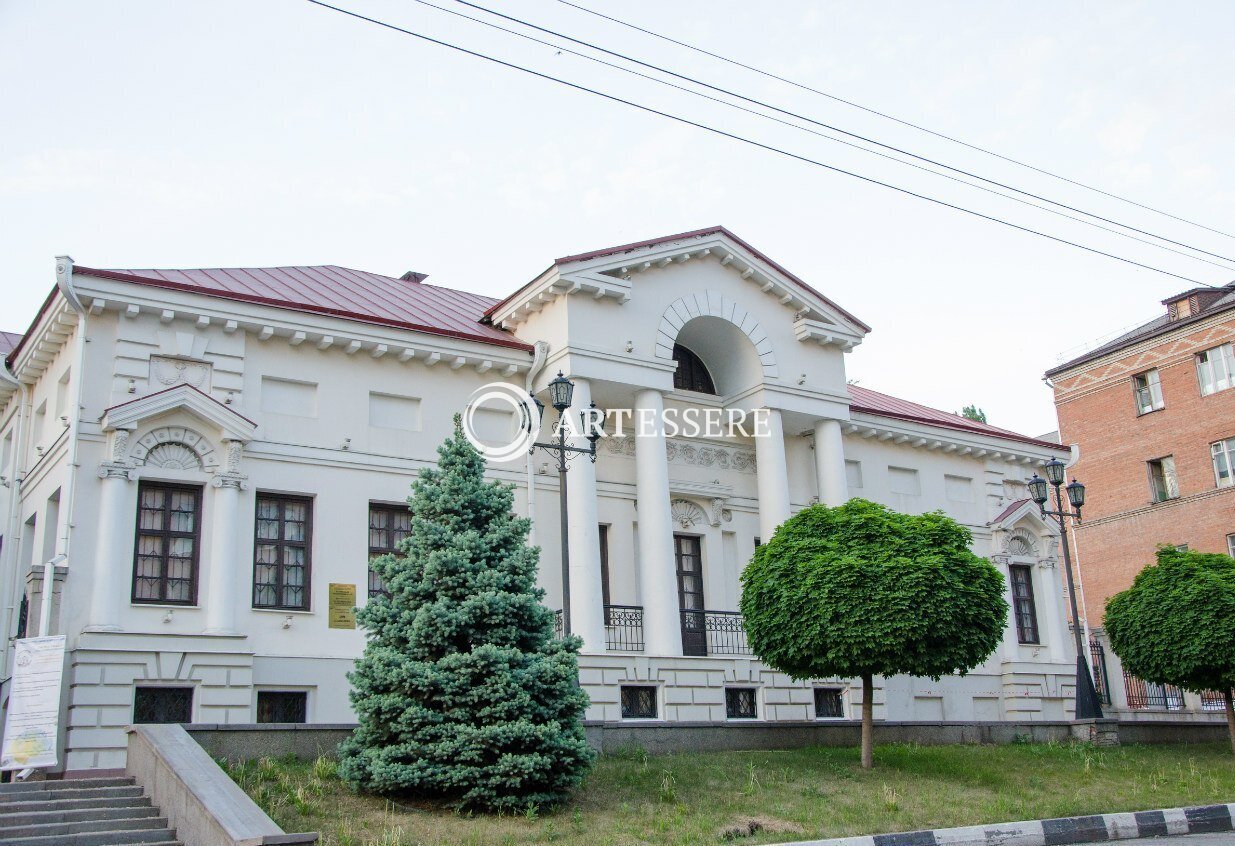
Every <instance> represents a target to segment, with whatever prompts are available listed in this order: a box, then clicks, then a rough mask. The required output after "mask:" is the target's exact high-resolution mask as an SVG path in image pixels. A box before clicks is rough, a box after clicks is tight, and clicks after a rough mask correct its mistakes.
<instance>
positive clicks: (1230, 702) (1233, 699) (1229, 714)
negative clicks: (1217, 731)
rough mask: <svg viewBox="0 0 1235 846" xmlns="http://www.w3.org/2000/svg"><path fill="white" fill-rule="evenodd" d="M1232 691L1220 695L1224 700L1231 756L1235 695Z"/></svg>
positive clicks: (1234, 736) (1234, 747)
mask: <svg viewBox="0 0 1235 846" xmlns="http://www.w3.org/2000/svg"><path fill="white" fill-rule="evenodd" d="M1233 693H1235V692H1233V691H1231V690H1229V689H1228V690H1227V691H1226V692H1225V693H1224V694H1222V696H1223V698H1224V699H1226V727H1227V730H1228V731H1229V732H1230V733H1231V754H1232V755H1235V695H1233Z"/></svg>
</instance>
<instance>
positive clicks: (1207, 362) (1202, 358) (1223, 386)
mask: <svg viewBox="0 0 1235 846" xmlns="http://www.w3.org/2000/svg"><path fill="white" fill-rule="evenodd" d="M1215 354H1216V360H1215V359H1214V358H1212V357H1213V356H1214V355H1215ZM1217 362H1221V364H1222V371H1223V373H1222V376H1221V378H1219V377H1218V375H1217V369H1216V368H1215V366H1214V365H1215V364H1216V363H1217ZM1206 368H1208V370H1209V375H1210V377H1211V385H1212V386H1211V387H1209V389H1208V390H1206V382H1205V371H1206ZM1196 380H1197V386H1198V387H1199V388H1200V391H1201V396H1203V397H1207V396H1209V395H1211V394H1216V393H1218V392H1220V391H1226V390H1229V389H1230V388H1232V387H1235V349H1233V348H1232V346H1231V344H1230V343H1225V344H1219V345H1218V346H1216V347H1210V348H1209V349H1207V350H1201V351H1200V352H1199V353H1197V354H1196Z"/></svg>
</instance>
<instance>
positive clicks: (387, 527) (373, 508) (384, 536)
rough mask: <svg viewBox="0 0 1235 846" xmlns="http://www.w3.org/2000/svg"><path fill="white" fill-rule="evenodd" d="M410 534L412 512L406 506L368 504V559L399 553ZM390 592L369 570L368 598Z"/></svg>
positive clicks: (378, 577)
mask: <svg viewBox="0 0 1235 846" xmlns="http://www.w3.org/2000/svg"><path fill="white" fill-rule="evenodd" d="M411 533H412V512H411V511H410V510H409V509H408V507H407V506H406V505H383V504H381V503H376V502H370V503H369V558H370V560H372V559H374V558H376V557H378V556H379V555H391V554H395V553H398V552H399V544H400V542H401V541H402V540H403V539H404V538H406V537H407V536H408V535H410V534H411ZM389 593H390V592H389V591H388V590H386V585H384V584H382V579H381V577H380V576H378V575H377V573H375V572H373V570H372V569H370V570H369V596H370V597H373V596H384V595H387V594H389Z"/></svg>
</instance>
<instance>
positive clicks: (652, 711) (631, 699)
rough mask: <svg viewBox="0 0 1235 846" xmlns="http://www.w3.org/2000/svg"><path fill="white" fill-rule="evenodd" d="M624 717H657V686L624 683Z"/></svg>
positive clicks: (631, 718) (646, 718)
mask: <svg viewBox="0 0 1235 846" xmlns="http://www.w3.org/2000/svg"><path fill="white" fill-rule="evenodd" d="M622 719H623V720H654V719H656V688H655V687H652V686H651V685H622Z"/></svg>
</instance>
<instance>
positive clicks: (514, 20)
mask: <svg viewBox="0 0 1235 846" xmlns="http://www.w3.org/2000/svg"><path fill="white" fill-rule="evenodd" d="M455 2H456V3H460V4H462V5H464V6H468V7H470V8H472V9H476V10H478V11H481V12H486V13H488V14H490V15H493V16H494V17H498V18H502V19H504V20H508V21H511V22H512V23H517V24H520V25H522V26H526V27H528V28H529V29H535V30H538V31H539V32H543V33H546V34H547V35H553V36H556V37H557V38H565V39H566V40H567V41H571V42H573V43H575V44H579V45H582V46H584V47H588V48H590V49H592V50H597V51H599V52H601V53H606V54H608V55H610V56H615V57H617V58H619V59H622V60H624V61H627V62H632V63H634V64H637V65H640V66H642V67H645V68H649V69H651V70H654V71H658V72H659V73H664V74H668V75H670V76H673V77H676V78H678V79H681V80H685V81H686V82H691V83H694V84H695V85H702V86H703V87H705V88H710V89H711V90H713V91H717V92H720V93H721V94H726V95H728V96H730V97H736V98H738V99H739V100H745V101H746V102H748V103H753V104H754V105H757V106H762V107H763V108H765V109H772V110H773V111H777V112H780V113H781V114H784V115H788V116H789V117H793V118H797V119H798V120H804V121H807V122H808V123H813V124H814V125H816V126H820V127H823V128H824V129H830V130H832V131H833V132H839V133H841V134H842V135H847V136H849V137H850V138H857V139H859V140H861V141H865V142H866V143H868V144H874V145H876V146H878V147H882V148H884V149H885V150H892V151H893V152H896V153H900V154H901V155H904V156H910V157H911V158H915V159H917V160H918V161H923V162H927V163H929V164H933V165H935V166H936V167H942V168H946V169H947V170H950V171H953V172H954V173H960V174H963V175H965V176H968V177H970V178H972V179H979V180H981V181H983V182H986V183H988V184H990V185H997V186H998V187H1000V188H1004V189H1006V190H1008V191H1015V192H1016V193H1018V194H1022V195H1024V196H1026V197H1032V198H1034V199H1035V200H1041V201H1042V202H1044V203H1050V204H1051V205H1054V206H1059V207H1060V208H1063V209H1067V210H1068V211H1072V212H1076V213H1077V214H1083V215H1086V216H1087V217H1092V218H1094V219H1095V220H1101V221H1102V222H1104V223H1110V224H1112V225H1114V226H1120V227H1123V228H1124V229H1129V230H1131V231H1133V232H1139V233H1140V234H1141V235H1148V236H1149V237H1151V238H1156V239H1158V240H1160V241H1166V242H1167V243H1169V244H1175V245H1176V246H1180V247H1184V248H1185V249H1189V250H1193V251H1195V252H1198V253H1204V254H1205V255H1207V256H1213V257H1214V258H1219V259H1222V260H1224V261H1230V262H1235V258H1232V257H1230V256H1224V255H1222V254H1221V253H1213V252H1210V251H1209V250H1204V249H1202V248H1200V247H1194V246H1192V245H1191V244H1186V243H1184V242H1182V241H1176V240H1174V239H1171V238H1167V237H1166V236H1165V235H1158V234H1156V233H1153V232H1148V231H1146V230H1144V229H1138V228H1137V227H1135V226H1131V225H1129V224H1126V223H1120V222H1119V221H1117V220H1111V219H1110V218H1107V217H1102V216H1101V215H1098V214H1095V213H1093V212H1089V211H1085V210H1084V209H1079V208H1076V207H1075V206H1069V205H1067V204H1066V203H1061V202H1059V201H1058V200H1052V199H1050V198H1049V197H1043V196H1041V195H1039V194H1034V193H1032V192H1029V191H1025V190H1022V189H1020V188H1017V187H1015V186H1013V185H1008V184H1006V183H1003V182H999V181H997V180H994V179H989V178H987V177H985V176H981V175H979V174H976V173H972V172H970V171H967V170H964V169H962V168H958V167H954V166H953V165H949V164H946V163H944V162H940V161H936V160H935V159H931V158H927V157H926V156H920V155H918V154H917V153H912V152H910V151H908V150H905V149H902V148H900V147H895V146H893V145H891V144H885V143H883V142H882V141H877V140H875V139H874V138H868V137H867V136H865V135H859V134H857V133H855V132H850V131H848V130H846V129H841V128H840V127H838V126H833V125H832V124H828V123H824V122H822V121H818V120H815V119H814V118H810V117H807V116H806V115H801V114H798V113H797V112H792V111H789V110H788V109H782V108H781V107H779V106H775V105H772V104H771V103H765V102H763V101H762V100H757V99H755V98H753V97H747V96H746V95H745V94H739V93H737V92H736V91H730V90H729V89H727V88H722V87H720V86H718V85H712V84H711V83H709V82H704V81H703V80H701V79H695V78H694V77H691V76H687V75H686V74H681V73H678V72H677V71H672V70H669V69H668V68H663V67H660V66H659V65H654V64H652V63H651V62H645V61H643V60H642V59H636V58H634V57H633V56H627V55H626V54H624V53H619V52H617V51H616V50H610V49H608V48H606V47H601V46H599V45H597V44H592V43H591V42H589V41H584V40H583V39H580V38H575V37H573V36H570V35H566V34H565V33H561V32H557V31H555V30H552V29H548V28H546V27H543V26H540V25H539V24H534V23H531V22H529V21H525V20H521V19H520V18H516V17H513V16H511V15H507V14H504V13H502V12H498V11H495V10H493V9H489V8H486V7H484V6H481V5H479V4H477V3H472V2H470V0H455Z"/></svg>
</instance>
